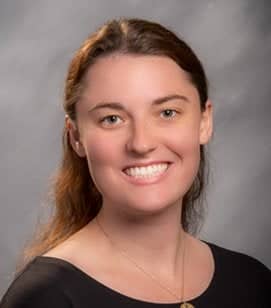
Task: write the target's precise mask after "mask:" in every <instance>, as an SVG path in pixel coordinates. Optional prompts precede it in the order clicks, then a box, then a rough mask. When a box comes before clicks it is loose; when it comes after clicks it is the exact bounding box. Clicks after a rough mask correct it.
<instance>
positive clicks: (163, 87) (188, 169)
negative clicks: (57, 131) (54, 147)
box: [67, 55, 212, 214]
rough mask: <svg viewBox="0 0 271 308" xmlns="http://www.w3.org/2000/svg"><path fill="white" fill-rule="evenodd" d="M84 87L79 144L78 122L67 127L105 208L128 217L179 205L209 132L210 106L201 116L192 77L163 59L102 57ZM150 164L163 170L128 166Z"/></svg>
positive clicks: (88, 76)
mask: <svg viewBox="0 0 271 308" xmlns="http://www.w3.org/2000/svg"><path fill="white" fill-rule="evenodd" d="M85 84H86V86H85V89H84V91H83V94H82V98H81V100H80V101H79V102H78V103H77V106H76V113H77V132H79V139H80V143H79V146H78V144H77V146H76V143H75V142H76V127H75V125H74V123H73V122H71V121H70V120H67V122H68V123H67V125H68V127H69V128H70V129H69V132H70V140H71V143H72V146H73V148H74V150H75V151H76V152H77V153H78V155H79V156H82V157H84V156H86V159H87V162H88V166H89V171H90V174H91V177H92V179H93V181H94V183H95V184H96V186H97V189H98V190H99V191H100V193H101V194H102V196H103V206H104V207H107V208H108V209H114V210H117V211H122V212H123V211H124V212H126V213H131V214H136V213H146V214H147V213H148V214H150V213H154V212H159V211H162V210H164V209H166V208H167V207H169V206H174V205H177V204H178V206H179V205H180V201H181V200H182V198H183V196H184V194H185V193H186V192H187V191H188V189H189V188H190V186H191V185H192V183H193V181H194V179H195V177H196V174H197V171H198V167H199V161H200V144H205V143H207V142H208V140H209V138H210V137H211V134H212V105H211V103H210V102H209V101H208V102H207V105H206V111H205V112H203V113H201V111H200V101H199V95H198V92H197V89H196V88H195V86H194V85H193V84H192V83H191V81H190V80H189V76H188V74H187V73H186V72H185V71H183V70H182V69H181V68H180V67H179V66H178V65H177V64H176V63H175V62H174V61H173V60H171V59H170V58H167V57H162V56H134V55H111V56H107V57H105V58H100V59H99V60H97V62H96V63H95V64H94V65H92V66H91V68H90V69H89V71H88V73H87V76H86V79H85ZM77 136H78V135H77ZM153 162H156V163H159V164H160V167H158V168H152V169H151V168H147V169H146V168H144V169H137V168H136V169H129V170H126V168H127V167H129V166H130V167H131V166H133V167H136V166H140V165H141V164H147V165H149V164H153ZM146 172H147V173H149V172H151V173H150V174H147V175H146V174H145V173H146Z"/></svg>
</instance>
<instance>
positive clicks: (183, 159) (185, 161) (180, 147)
mask: <svg viewBox="0 0 271 308" xmlns="http://www.w3.org/2000/svg"><path fill="white" fill-rule="evenodd" d="M199 142H200V141H199V130H198V127H197V126H190V128H189V127H187V126H186V128H185V129H180V130H179V131H178V133H177V134H176V133H173V132H172V133H171V134H169V135H168V137H167V147H168V148H169V149H170V150H171V152H173V153H174V154H175V158H176V161H177V163H178V166H180V169H178V170H179V171H178V172H179V175H180V177H182V178H186V179H187V187H189V186H190V185H191V184H192V182H193V180H194V178H195V177H196V175H197V172H198V169H199V163H200V143H199Z"/></svg>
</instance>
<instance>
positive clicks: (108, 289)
mask: <svg viewBox="0 0 271 308" xmlns="http://www.w3.org/2000/svg"><path fill="white" fill-rule="evenodd" d="M201 241H202V242H204V243H206V244H207V245H208V246H209V247H210V250H211V253H212V256H213V260H214V273H213V277H212V279H211V281H210V283H209V285H208V287H207V288H206V289H205V290H204V291H203V292H202V293H201V294H200V295H198V296H197V297H195V298H193V299H191V300H189V301H188V302H189V303H191V304H193V305H196V304H197V305H198V304H200V302H201V301H202V300H204V298H206V297H207V296H209V295H210V294H211V293H213V292H214V289H215V286H217V280H218V271H219V264H218V258H217V251H216V248H217V247H216V245H215V244H212V243H210V242H207V241H204V240H201ZM33 262H41V263H44V262H45V263H51V264H56V265H61V266H63V267H65V268H67V269H69V270H73V271H74V272H76V273H77V274H79V275H80V276H81V277H83V278H84V279H85V280H87V281H88V282H91V283H95V284H96V285H98V286H99V287H100V288H102V289H103V290H104V291H106V292H107V293H108V294H110V295H111V296H113V297H117V298H118V299H119V298H121V299H123V300H125V301H129V302H132V303H138V304H139V305H140V304H141V305H145V306H149V307H158V306H159V307H167V306H172V307H174V306H180V304H181V302H180V301H178V302H173V303H172V302H171V303H159V302H151V301H146V300H142V299H138V298H134V297H131V296H128V295H125V294H123V293H120V292H119V291H117V290H114V289H113V288H111V287H109V286H107V285H105V284H104V283H102V282H101V281H99V280H97V279H96V278H94V277H92V276H91V275H89V274H87V273H86V272H84V271H83V270H81V269H80V268H79V267H77V266H76V265H74V264H73V263H71V262H69V261H67V260H64V259H61V258H58V257H51V256H36V257H35V258H34V259H33Z"/></svg>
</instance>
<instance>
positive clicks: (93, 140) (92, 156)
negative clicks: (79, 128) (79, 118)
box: [84, 132, 121, 172]
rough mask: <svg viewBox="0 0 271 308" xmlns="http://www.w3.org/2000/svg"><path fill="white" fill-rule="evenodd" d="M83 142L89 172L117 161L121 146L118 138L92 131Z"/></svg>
mask: <svg viewBox="0 0 271 308" xmlns="http://www.w3.org/2000/svg"><path fill="white" fill-rule="evenodd" d="M84 144H85V149H86V155H87V160H88V164H89V169H90V172H93V171H95V170H98V169H99V168H104V167H106V166H107V165H109V166H112V165H114V164H116V162H118V157H119V149H120V146H121V145H120V144H119V141H118V139H113V138H110V137H106V136H100V135H99V134H97V133H95V132H94V133H93V134H91V135H89V136H87V137H86V141H85V143H84Z"/></svg>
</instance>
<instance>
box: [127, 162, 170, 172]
mask: <svg viewBox="0 0 271 308" xmlns="http://www.w3.org/2000/svg"><path fill="white" fill-rule="evenodd" d="M171 163H172V162H170V161H165V160H159V161H158V160H157V161H149V162H136V163H134V164H130V165H127V166H125V167H124V168H123V169H122V171H124V170H125V169H128V168H136V167H138V168H140V167H148V166H151V165H158V164H171Z"/></svg>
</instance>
